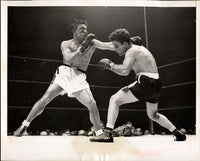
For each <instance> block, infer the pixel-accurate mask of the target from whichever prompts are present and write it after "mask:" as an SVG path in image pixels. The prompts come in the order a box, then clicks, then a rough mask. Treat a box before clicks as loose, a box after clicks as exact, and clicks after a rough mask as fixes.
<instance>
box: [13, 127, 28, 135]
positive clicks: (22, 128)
mask: <svg viewBox="0 0 200 161" xmlns="http://www.w3.org/2000/svg"><path fill="white" fill-rule="evenodd" d="M26 129H27V126H24V125H21V126H20V127H19V128H18V129H17V130H15V131H14V133H13V134H14V136H17V137H21V136H22V135H23V133H24V132H25V131H26Z"/></svg>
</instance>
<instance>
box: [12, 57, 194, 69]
mask: <svg viewBox="0 0 200 161" xmlns="http://www.w3.org/2000/svg"><path fill="white" fill-rule="evenodd" d="M8 57H10V58H16V59H27V60H37V61H49V62H55V63H62V61H61V60H54V59H41V58H30V57H22V56H13V55H8ZM193 60H196V58H191V59H186V60H182V61H178V62H174V63H170V64H166V65H161V66H158V69H162V68H164V67H169V66H172V65H177V64H181V63H185V62H189V61H193ZM89 66H95V67H98V66H99V65H98V64H89Z"/></svg>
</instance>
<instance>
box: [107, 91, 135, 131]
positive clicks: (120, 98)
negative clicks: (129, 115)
mask: <svg viewBox="0 0 200 161" xmlns="http://www.w3.org/2000/svg"><path fill="white" fill-rule="evenodd" d="M137 101H138V99H137V98H136V97H135V96H134V95H133V94H132V92H131V91H130V90H128V91H124V90H123V89H121V90H119V91H118V92H117V93H116V94H114V95H112V96H111V98H110V102H109V107H108V115H107V125H106V127H108V128H111V129H113V128H114V125H115V122H116V120H117V117H118V114H119V107H120V106H121V105H123V104H126V103H132V102H137Z"/></svg>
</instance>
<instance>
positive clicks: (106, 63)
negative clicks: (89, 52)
mask: <svg viewBox="0 0 200 161" xmlns="http://www.w3.org/2000/svg"><path fill="white" fill-rule="evenodd" d="M114 65H115V64H114V63H113V62H112V61H111V60H109V59H105V58H104V59H101V60H100V61H99V69H101V70H106V69H107V70H111V71H112V68H113V66H114Z"/></svg>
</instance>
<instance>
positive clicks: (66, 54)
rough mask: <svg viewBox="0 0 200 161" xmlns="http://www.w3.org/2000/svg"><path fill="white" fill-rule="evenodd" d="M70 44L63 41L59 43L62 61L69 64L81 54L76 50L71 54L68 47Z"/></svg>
mask: <svg viewBox="0 0 200 161" xmlns="http://www.w3.org/2000/svg"><path fill="white" fill-rule="evenodd" d="M69 44H70V42H68V41H63V42H62V43H61V51H62V55H63V59H64V60H66V61H69V62H72V61H74V60H75V59H76V58H78V57H80V56H81V55H82V53H81V52H80V51H79V50H76V51H74V52H72V50H71V49H70V47H69Z"/></svg>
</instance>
